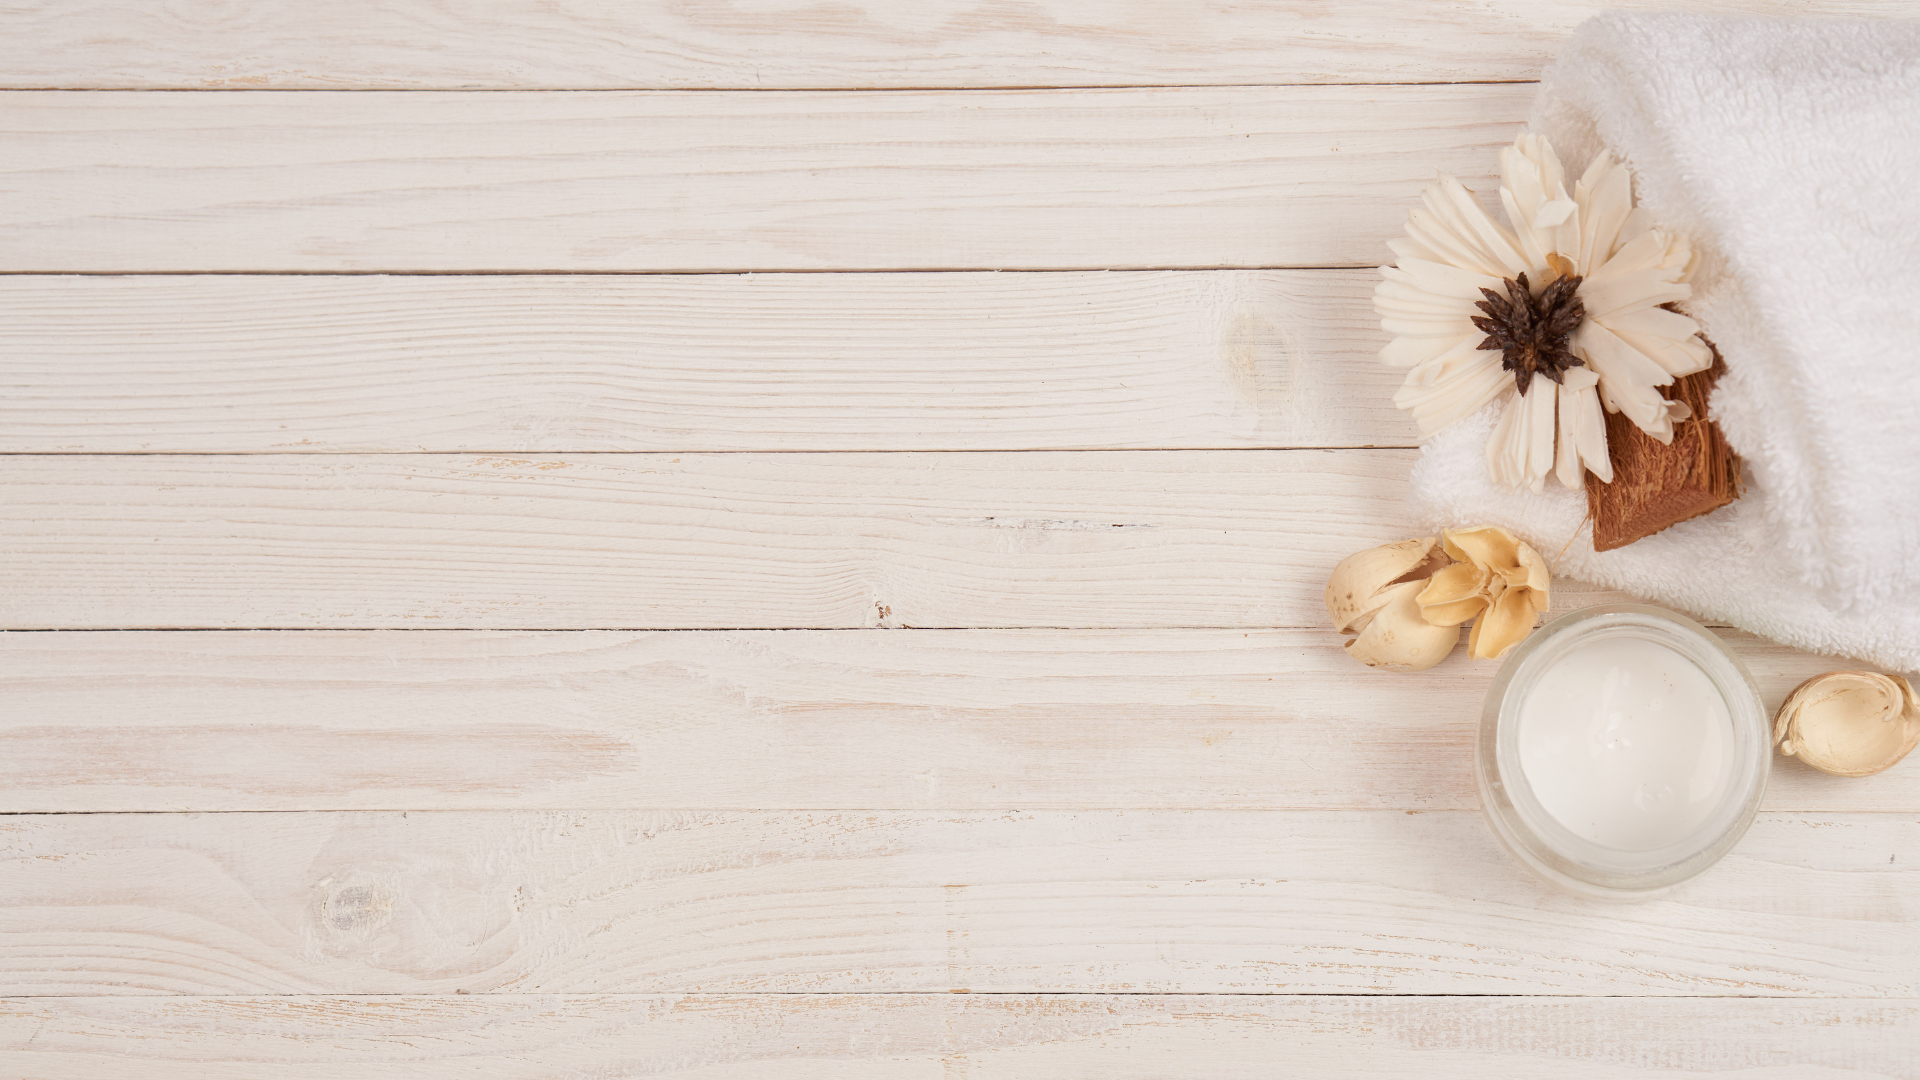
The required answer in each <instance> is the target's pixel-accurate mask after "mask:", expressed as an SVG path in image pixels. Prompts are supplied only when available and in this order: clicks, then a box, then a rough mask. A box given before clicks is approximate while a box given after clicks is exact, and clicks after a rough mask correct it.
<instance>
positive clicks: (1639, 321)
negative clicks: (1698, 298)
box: [1606, 307, 1700, 341]
mask: <svg viewBox="0 0 1920 1080" xmlns="http://www.w3.org/2000/svg"><path fill="white" fill-rule="evenodd" d="M1606 327H1607V329H1609V330H1611V331H1613V332H1614V333H1616V334H1618V333H1622V332H1625V333H1629V334H1651V335H1654V336H1656V337H1664V338H1672V339H1674V340H1675V341H1685V340H1687V339H1688V338H1690V337H1692V336H1694V335H1695V334H1698V333H1699V332H1700V324H1699V323H1697V322H1695V321H1693V320H1692V319H1691V318H1689V317H1687V316H1685V315H1682V314H1680V313H1679V312H1677V311H1668V310H1667V309H1666V308H1658V307H1654V308H1643V309H1641V310H1639V311H1630V312H1627V313H1625V314H1621V315H1609V316H1607V320H1606Z"/></svg>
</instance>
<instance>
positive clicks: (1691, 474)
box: [1587, 335, 1740, 551]
mask: <svg viewBox="0 0 1920 1080" xmlns="http://www.w3.org/2000/svg"><path fill="white" fill-rule="evenodd" d="M1701 340H1702V341H1705V340H1706V337H1705V335H1702V336H1701ZM1707 347H1708V348H1713V342H1711V341H1708V342H1707ZM1726 370H1727V366H1726V363H1725V361H1723V360H1721V359H1720V350H1719V349H1713V366H1712V367H1710V368H1708V369H1707V370H1705V371H1700V372H1695V373H1694V374H1692V375H1685V376H1682V377H1680V378H1678V379H1675V380H1674V383H1673V385H1672V386H1670V387H1668V388H1667V398H1668V399H1669V400H1672V401H1684V402H1686V404H1687V407H1688V408H1690V409H1692V410H1693V416H1692V417H1691V418H1689V419H1686V420H1680V421H1676V422H1675V423H1674V425H1673V442H1672V443H1669V444H1662V443H1660V442H1659V441H1658V440H1656V439H1655V438H1654V437H1653V436H1651V435H1648V434H1647V433H1646V432H1644V431H1641V430H1640V429H1639V428H1637V427H1635V426H1634V424H1633V421H1631V420H1628V419H1627V418H1626V417H1625V416H1624V415H1622V414H1620V413H1608V414H1607V456H1608V457H1610V458H1612V459H1613V483H1611V484H1607V483H1602V482H1601V480H1600V478H1599V477H1597V476H1595V475H1593V474H1592V473H1588V474H1587V509H1588V511H1589V512H1590V513H1591V514H1592V516H1593V550H1595V551H1611V550H1613V549H1614V548H1619V547H1625V546H1627V545H1628V544H1631V543H1633V542H1634V541H1635V540H1639V539H1641V538H1642V537H1647V536H1652V535H1653V534H1654V533H1657V532H1659V531H1660V530H1662V529H1664V528H1666V527H1668V526H1669V525H1677V524H1679V523H1680V522H1682V521H1687V520H1689V519H1692V518H1697V517H1699V516H1700V515H1702V514H1705V513H1708V512H1709V511H1713V510H1718V509H1719V508H1720V507H1722V506H1725V505H1727V504H1728V503H1730V502H1732V501H1733V500H1735V499H1737V498H1739V497H1740V458H1739V455H1737V454H1735V453H1734V452H1733V449H1732V448H1731V447H1729V446H1728V445H1727V439H1726V436H1724V435H1722V434H1721V433H1720V425H1718V424H1716V423H1714V422H1713V421H1712V420H1711V419H1709V418H1708V416H1707V397H1708V396H1709V395H1710V394H1711V393H1712V392H1713V384H1714V382H1715V381H1716V380H1718V379H1719V378H1720V375H1721V373H1722V372H1724V371H1726Z"/></svg>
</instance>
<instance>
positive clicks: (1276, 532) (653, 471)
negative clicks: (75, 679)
mask: <svg viewBox="0 0 1920 1080" xmlns="http://www.w3.org/2000/svg"><path fill="white" fill-rule="evenodd" d="M1411 459H1412V452H1410V451H1404V450H1340V451H1259V450H1256V451H1175V452H1157V451H1143V452H1125V453H1097V452H1094V453H1008V454H790V455H783V454H775V455H757V454H710V455H695V454H687V455H674V456H668V455H665V454H639V455H627V454H589V455H578V456H571V457H568V456H558V457H543V458H511V457H439V456H428V455H413V454H398V455H370V456H366V455H331V454H318V455H297V456H280V455H266V456H239V457H223V456H186V457H174V456H134V457H110V458H98V457H88V456H79V455H72V456H48V457H40V456H17V457H12V458H10V459H9V460H8V467H7V470H6V473H5V475H4V476H0V549H4V550H6V551H7V552H8V558H7V559H6V560H5V561H4V563H0V619H3V620H4V625H6V626H8V627H9V628H13V629H121V628H130V627H175V628H189V627H236V628H276V627H285V628H341V629H362V628H379V627H425V628H433V629H440V628H445V629H469V628H479V629H601V628H623V627H624V628H718V629H731V628H783V627H799V628H809V627H811V628H843V627H860V626H951V627H974V626H1066V627H1072V626H1093V627H1127V626H1149V627H1151V626H1234V627H1246V628H1252V627H1270V626H1318V625H1320V624H1321V623H1322V622H1323V621H1324V620H1325V618H1326V611H1325V601H1324V597H1323V592H1324V589H1325V581H1326V575H1327V573H1328V571H1329V570H1331V568H1332V567H1333V565H1334V564H1335V563H1337V562H1338V561H1339V560H1340V559H1342V558H1344V557H1345V556H1346V555H1348V554H1349V553H1351V552H1353V551H1356V550H1359V549H1361V548H1365V547H1369V546H1372V545H1374V544H1378V543H1382V542H1386V541H1389V540H1394V539H1399V538H1401V537H1402V536H1404V535H1414V534H1413V533H1410V532H1408V525H1407V524H1406V510H1405V508H1404V502H1403V494H1404V492H1405V489H1406V484H1407V470H1408V467H1409V465H1410V464H1411Z"/></svg>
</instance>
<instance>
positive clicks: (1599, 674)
mask: <svg viewBox="0 0 1920 1080" xmlns="http://www.w3.org/2000/svg"><path fill="white" fill-rule="evenodd" d="M1772 751H1773V747H1772V725H1771V724H1770V723H1769V721H1768V718H1767V714H1766V710H1765V709H1764V707H1763V706H1762V705H1761V702H1760V695H1759V693H1758V691H1756V690H1755V689H1754V685H1753V677H1752V676H1751V675H1749V674H1748V673H1747V668H1746V665H1745V664H1742V663H1741V662H1740V659H1739V657H1737V656H1735V655H1734V654H1733V653H1732V652H1730V651H1729V650H1728V649H1727V647H1726V645H1724V644H1722V643H1721V641H1720V639H1719V638H1718V637H1716V636H1715V635H1714V634H1713V633H1712V632H1711V631H1709V630H1707V629H1706V628H1705V627H1703V626H1701V625H1700V624H1699V623H1696V622H1694V621H1693V620H1692V619H1689V618H1687V617H1686V616H1684V615H1680V614H1677V613H1675V612H1671V611H1667V610H1664V609H1662V608H1657V607H1651V606H1648V605H1645V604H1606V605H1601V606H1598V607H1589V608H1583V609H1581V610H1579V611H1575V612H1571V613H1569V614H1567V615H1563V616H1561V617H1560V618H1557V619H1554V620H1553V621H1552V622H1549V623H1548V624H1547V625H1545V626H1543V627H1541V628H1540V629H1538V630H1536V631H1534V632H1533V633H1532V634H1531V635H1529V636H1528V637H1527V639H1526V640H1525V641H1522V642H1521V643H1520V644H1519V645H1517V646H1515V647H1514V649H1513V651H1512V652H1510V653H1508V654H1507V657H1506V660H1505V662H1504V663H1502V664H1501V667H1500V672H1499V674H1498V675H1497V676H1495V678H1494V680H1493V686H1492V687H1491V688H1489V689H1488V691H1487V701H1486V708H1485V710H1484V711H1483V712H1482V714H1481V720H1480V738H1479V743H1478V746H1477V748H1476V752H1475V755H1474V774H1475V778H1476V780H1477V781H1478V783H1479V787H1480V804H1481V806H1482V807H1483V808H1484V809H1485V810H1486V814H1487V820H1488V821H1489V822H1490V823H1491V824H1492V825H1493V831H1494V833H1495V835H1497V836H1499V838H1500V840H1501V842H1502V843H1503V844H1505V845H1506V847H1507V850H1509V851H1511V852H1512V853H1513V855H1514V857H1515V858H1517V859H1519V860H1520V861H1521V862H1522V863H1523V864H1525V865H1526V866H1527V867H1528V868H1529V869H1531V870H1532V871H1533V872H1534V873H1536V874H1538V875H1539V876H1540V877H1542V878H1544V879H1546V880H1547V881H1550V882H1552V883H1554V884H1555V885H1558V886H1560V887H1561V888H1564V889H1566V890H1568V891H1570V892H1574V893H1577V894H1579V895H1582V896H1587V897H1594V898H1602V899H1614V900H1644V899H1650V898H1653V897H1656V896H1660V895H1662V894H1663V893H1665V892H1667V891H1668V890H1670V889H1672V888H1673V887H1674V886H1676V885H1678V884H1680V883H1681V882H1683V881H1686V880H1688V879H1689V878H1692V877H1694V876H1695V875H1697V874H1699V873H1700V872H1701V871H1702V870H1705V869H1706V868H1707V867H1709V866H1711V865H1713V863H1714V862H1715V861H1716V860H1718V859H1719V858H1720V857H1721V856H1722V855H1725V854H1726V853H1727V851H1728V850H1729V849H1730V848H1732V847H1733V845H1734V844H1735V843H1736V842H1737V841H1738V840H1739V839H1740V837H1741V836H1742V835H1743V834H1744V833H1745V832H1746V831H1747V826H1749V825H1751V824H1752V823H1753V815H1754V813H1755V812H1756V811H1757V810H1758V809H1759V807H1760V798H1761V795H1762V794H1763V793H1764V792H1765V790H1766V786H1767V770H1768V767H1769V765H1770V764H1771V761H1772Z"/></svg>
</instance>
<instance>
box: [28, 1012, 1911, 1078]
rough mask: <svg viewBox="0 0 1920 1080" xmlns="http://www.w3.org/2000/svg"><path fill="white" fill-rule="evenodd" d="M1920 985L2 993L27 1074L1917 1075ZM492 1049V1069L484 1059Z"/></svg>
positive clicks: (564, 1076) (245, 1075)
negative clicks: (1820, 994) (1826, 996)
mask: <svg viewBox="0 0 1920 1080" xmlns="http://www.w3.org/2000/svg"><path fill="white" fill-rule="evenodd" d="M1916 1046H1920V1003H1916V1002H1913V1001H1790V1000H1777V999H1776V1000H1744V1001H1735V1000H1728V999H1725V998H1717V999H1711V1000H1697V999H1694V1000H1689V999H1678V1000H1676V999H1666V1000H1661V1001H1646V1000H1635V999H1621V998H1585V999H1582V998H1499V997H1493V998H1452V999H1446V998H1440V999H1435V998H1352V997H1254V996H1242V995H1218V994H1214V995H1205V996H1179V995H1165V996H1153V997H1146V996H1141V995H1101V996H1073V997H1045V996H1025V995H1020V996H1003V995H991V996H988V995H952V994H912V995H894V994H855V995H811V994H805V995H791V994H781V995H740V996H709V995H687V996H610V995H599V996H591V997H560V996H537V997H536V996H521V995H487V996H472V997H402V998H380V999H368V998H342V997H315V998H291V999H289V998H187V999H173V998H161V999H154V998H145V999H141V998H61V999H39V1000H12V1001H0V1070H5V1071H6V1072H7V1073H8V1075H15V1076H27V1077H33V1078H36V1080H98V1078H100V1077H103V1076H120V1075H128V1074H130V1073H137V1074H138V1075H140V1076H142V1077H147V1078H151V1080H253V1078H256V1077H261V1076H265V1075H269V1074H270V1075H272V1076H274V1077H276V1078H280V1080H336V1078H337V1077H339V1076H341V1075H343V1072H344V1071H346V1070H350V1071H351V1073H350V1074H351V1075H352V1076H354V1077H356V1078H357V1080H453V1078H455V1077H458V1078H462V1080H465V1078H470V1077H473V1076H476V1075H481V1074H482V1073H484V1075H486V1076H488V1077H493V1078H498V1080H562V1078H565V1080H584V1078H586V1077H639V1076H681V1077H693V1076H697V1077H701V1078H704V1080H733V1078H740V1080H744V1078H749V1077H751V1078H760V1077H766V1076H775V1075H777V1076H780V1077H785V1078H794V1080H807V1078H821V1080H903V1078H925V1080H951V1078H954V1077H968V1078H971V1080H996V1078H1003V1077H1004V1078H1008V1080H1011V1078H1014V1077H1037V1076H1049V1077H1050V1076H1099V1077H1104V1078H1108V1080H1159V1078H1163V1077H1167V1076H1175V1075H1177V1076H1199V1075H1205V1076H1208V1077H1215V1078H1220V1080H1270V1078H1272V1077H1273V1076H1275V1075H1276V1073H1275V1068H1276V1065H1277V1064H1284V1068H1285V1075H1290V1076H1309V1075H1310V1076H1313V1077H1316V1078H1320V1080H1375V1078H1378V1077H1383V1076H1388V1077H1415V1076H1417V1077H1422V1078H1426V1080H1486V1078H1487V1077H1489V1076H1546V1075H1551V1076H1555V1077H1565V1078H1568V1080H1618V1078H1652V1077H1660V1078H1667V1080H1671V1078H1674V1077H1681V1076H1701V1077H1713V1078H1716V1080H1724V1078H1726V1077H1767V1076H1775V1077H1783V1078H1784V1077H1795V1078H1811V1077H1820V1078H1827V1080H1842V1078H1852V1080H1869V1078H1888V1080H1891V1078H1912V1077H1915V1076H1920V1051H1916V1049H1915V1047H1916ZM482 1063H484V1065H482Z"/></svg>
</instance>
